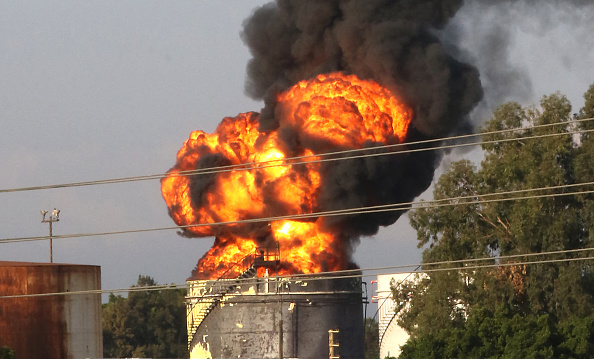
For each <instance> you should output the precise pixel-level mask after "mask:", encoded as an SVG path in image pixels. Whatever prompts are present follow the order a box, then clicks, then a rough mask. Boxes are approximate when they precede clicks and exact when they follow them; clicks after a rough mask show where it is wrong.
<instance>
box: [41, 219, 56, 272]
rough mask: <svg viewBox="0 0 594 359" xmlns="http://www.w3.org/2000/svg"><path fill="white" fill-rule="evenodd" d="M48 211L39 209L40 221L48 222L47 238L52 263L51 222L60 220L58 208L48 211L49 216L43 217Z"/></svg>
mask: <svg viewBox="0 0 594 359" xmlns="http://www.w3.org/2000/svg"><path fill="white" fill-rule="evenodd" d="M47 212H48V211H44V210H41V217H42V219H41V223H49V240H50V263H54V249H53V243H52V240H53V233H52V224H53V223H54V222H58V221H59V220H60V210H59V209H55V208H54V210H53V211H52V213H50V215H49V218H47V219H46V218H45V216H46V215H47Z"/></svg>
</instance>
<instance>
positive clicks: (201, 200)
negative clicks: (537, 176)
mask: <svg viewBox="0 0 594 359" xmlns="http://www.w3.org/2000/svg"><path fill="white" fill-rule="evenodd" d="M462 4H463V2H462V1H458V0H454V1H433V2H431V1H429V2H427V1H423V2H410V1H375V2H373V1H371V2H370V1H369V0H328V1H292V0H288V1H276V2H273V3H270V4H266V5H264V6H262V7H260V8H258V9H256V10H255V11H254V12H253V14H252V16H251V18H250V19H248V20H246V22H245V23H244V30H243V33H242V39H243V40H244V42H245V43H246V44H247V45H248V47H249V48H250V51H251V54H252V59H251V60H250V62H249V63H248V65H247V73H248V76H247V81H246V93H247V94H248V95H250V96H251V97H252V98H254V99H257V100H264V108H262V110H261V111H260V113H255V112H248V113H243V114H239V115H238V116H236V117H226V118H224V119H223V120H222V121H221V123H220V124H219V126H218V127H217V129H216V130H215V132H214V133H211V134H209V133H205V132H203V131H194V132H192V133H191V134H190V136H189V138H188V139H187V140H186V141H185V143H184V144H183V146H182V148H181V149H180V150H179V152H178V154H177V161H176V164H175V165H174V166H173V168H171V169H170V170H169V172H168V174H167V175H166V176H165V177H164V178H163V179H162V180H161V190H162V193H163V198H164V199H165V202H166V204H167V206H168V209H169V214H170V216H171V217H172V218H173V220H174V221H175V223H177V224H178V225H179V226H181V227H180V228H181V234H182V235H184V236H188V237H215V241H214V244H213V246H212V248H211V249H210V250H209V251H208V252H207V253H206V254H204V256H202V258H201V259H200V260H199V261H198V263H197V265H196V268H195V269H194V270H193V272H192V277H191V278H190V280H189V282H188V283H189V284H188V285H189V296H188V331H189V333H190V338H189V340H190V349H191V350H192V353H193V356H194V357H204V358H211V357H213V358H214V357H217V358H218V357H220V358H227V357H229V358H230V357H234V358H237V357H242V358H243V357H246V358H247V357H262V358H267V357H277V356H280V357H283V356H292V357H299V358H306V357H326V356H327V355H329V356H330V357H332V356H333V353H335V352H333V349H332V348H337V347H333V344H331V343H333V341H334V340H335V339H336V338H335V337H334V335H337V336H343V337H342V338H339V339H337V340H338V341H339V343H340V345H341V346H343V347H339V348H342V349H344V346H345V345H351V344H352V345H353V346H352V347H349V348H348V350H341V352H340V356H341V357H347V356H348V355H353V357H362V355H361V354H362V352H361V350H360V349H359V347H358V346H357V345H359V344H355V343H356V342H358V341H357V340H355V339H354V338H356V337H357V335H360V334H361V332H362V329H361V327H360V326H361V324H362V320H361V319H362V318H361V316H362V314H361V295H360V292H361V289H360V281H358V280H354V279H351V278H345V277H342V278H341V277H339V276H332V277H327V274H328V273H331V274H332V273H334V274H337V273H338V271H342V270H350V269H355V270H356V269H357V268H358V267H357V266H356V264H355V263H354V262H353V260H352V253H353V251H354V249H355V247H356V246H357V245H358V244H359V241H360V239H361V238H362V237H364V236H370V235H373V234H375V233H377V231H378V229H379V227H380V226H389V225H391V224H393V223H394V222H395V221H396V220H397V219H398V218H399V217H400V216H401V215H402V213H404V211H405V208H406V207H402V206H400V207H399V208H394V207H391V206H394V205H396V204H403V203H409V202H410V201H412V200H413V199H414V198H415V197H417V196H418V195H420V194H421V193H422V192H423V191H425V190H426V189H427V188H428V187H429V185H430V183H431V180H432V178H433V174H434V171H435V169H436V167H437V165H438V163H439V157H440V153H439V152H437V151H427V150H426V149H427V147H431V146H437V144H438V142H437V141H433V142H431V143H432V144H429V143H428V142H427V141H425V140H430V139H436V138H438V137H445V136H449V135H454V134H463V133H469V132H470V131H472V125H471V124H470V121H469V113H470V111H471V110H472V109H473V108H474V107H475V106H476V104H477V103H478V102H479V101H480V99H481V98H482V93H483V92H482V88H481V83H480V78H479V74H478V71H477V70H476V69H475V68H474V67H472V66H471V65H468V64H466V63H464V62H462V61H459V60H458V59H456V58H455V57H454V55H455V54H456V51H455V49H453V47H452V45H451V44H448V45H447V46H446V45H443V44H442V43H441V42H440V38H439V34H440V30H442V29H443V28H444V27H445V25H446V24H447V22H448V21H449V19H451V18H452V17H453V16H454V15H455V14H456V12H457V10H458V9H459V8H460V7H461V6H462ZM420 143H423V147H425V149H421V148H420ZM429 149H430V148H429ZM259 248H264V250H265V253H268V252H269V251H270V250H271V249H275V248H278V251H277V252H278V253H280V255H279V257H278V258H276V259H274V260H273V262H274V263H275V266H274V273H275V275H276V274H278V276H279V277H276V276H272V275H270V269H271V267H269V266H258V265H255V264H256V262H257V258H256V257H254V253H256V254H257V250H258V249H259ZM264 262H267V260H264ZM267 268H268V269H269V271H268V276H267V272H266V269H267ZM298 274H301V275H307V277H305V278H302V277H295V275H298ZM243 277H245V278H243ZM242 278H243V279H242ZM246 278H249V279H246ZM209 280H211V281H214V282H211V281H209ZM350 315H352V316H350ZM345 318H346V319H345ZM278 323H281V324H278ZM328 330H330V332H328V334H327V335H326V334H324V335H322V333H321V331H324V332H326V331H328ZM332 330H338V333H334V332H333V331H332ZM314 332H315V333H316V334H315V335H312V334H311V333H314ZM275 338H276V339H275ZM322 347H324V348H325V349H326V351H324V353H323V354H322V351H321V350H322V349H318V348H322ZM318 350H319V351H318ZM273 353H274V354H273Z"/></svg>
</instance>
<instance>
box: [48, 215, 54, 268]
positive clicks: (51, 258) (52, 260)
mask: <svg viewBox="0 0 594 359" xmlns="http://www.w3.org/2000/svg"><path fill="white" fill-rule="evenodd" d="M52 223H53V218H51V217H50V220H49V227H50V263H54V246H53V243H52V239H53V237H52Z"/></svg>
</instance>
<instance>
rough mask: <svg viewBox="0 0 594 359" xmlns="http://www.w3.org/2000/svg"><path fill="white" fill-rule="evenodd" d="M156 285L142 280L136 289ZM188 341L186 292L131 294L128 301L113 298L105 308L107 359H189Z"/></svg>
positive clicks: (104, 327) (149, 280)
mask: <svg viewBox="0 0 594 359" xmlns="http://www.w3.org/2000/svg"><path fill="white" fill-rule="evenodd" d="M156 284H157V283H156V282H155V281H154V280H153V279H152V278H151V277H148V276H138V282H137V284H136V285H135V286H132V289H133V288H135V287H146V286H154V285H156ZM186 340H187V334H186V307H185V291H184V290H180V289H166V290H151V291H146V290H131V291H130V292H129V293H128V298H124V297H122V296H119V295H118V296H116V295H113V294H110V296H109V301H108V303H106V304H104V305H103V355H104V356H106V357H152V358H171V357H180V358H182V357H188V352H187V347H186Z"/></svg>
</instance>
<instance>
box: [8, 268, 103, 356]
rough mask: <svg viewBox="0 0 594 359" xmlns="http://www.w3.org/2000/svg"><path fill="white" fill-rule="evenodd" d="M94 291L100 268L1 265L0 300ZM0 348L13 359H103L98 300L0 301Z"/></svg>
mask: <svg viewBox="0 0 594 359" xmlns="http://www.w3.org/2000/svg"><path fill="white" fill-rule="evenodd" d="M97 289H101V268H100V267H99V266H89V265H70V264H49V263H23V262H0V297H1V296H10V295H23V294H38V293H54V292H75V291H84V290H97ZM0 345H8V346H9V347H10V348H12V349H13V350H14V351H15V354H16V358H18V359H27V358H47V359H53V358H56V359H58V358H60V359H79V358H81V359H82V358H97V357H102V355H103V339H102V329H101V295H100V294H72V295H59V296H56V295H54V296H41V297H26V298H0Z"/></svg>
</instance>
